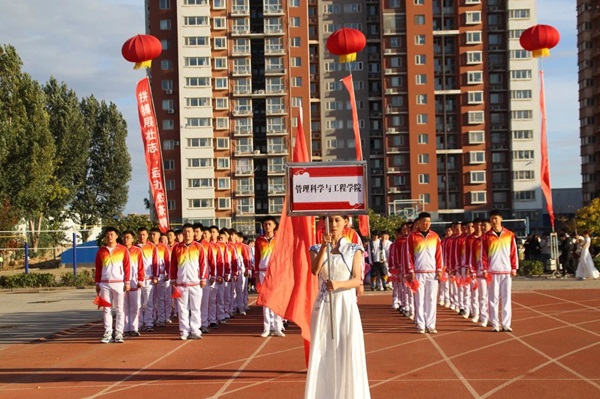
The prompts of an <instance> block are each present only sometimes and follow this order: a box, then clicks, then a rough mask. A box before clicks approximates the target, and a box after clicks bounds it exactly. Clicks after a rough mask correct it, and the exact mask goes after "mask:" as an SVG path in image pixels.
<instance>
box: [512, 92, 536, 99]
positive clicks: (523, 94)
mask: <svg viewBox="0 0 600 399" xmlns="http://www.w3.org/2000/svg"><path fill="white" fill-rule="evenodd" d="M532 97H533V92H532V91H531V90H511V91H510V99H511V100H531V98H532Z"/></svg>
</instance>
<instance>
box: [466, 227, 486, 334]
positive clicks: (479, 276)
mask: <svg viewBox="0 0 600 399" xmlns="http://www.w3.org/2000/svg"><path fill="white" fill-rule="evenodd" d="M482 225H483V221H482V220H481V219H475V220H473V234H472V235H471V236H469V238H468V239H467V249H468V251H469V252H468V263H469V265H470V267H471V273H472V275H471V277H472V278H473V279H474V280H475V282H476V283H477V288H475V289H473V292H472V298H471V316H472V318H471V321H472V322H473V323H477V322H480V323H481V325H482V326H483V327H485V326H487V320H488V304H487V283H486V281H485V279H484V278H483V266H482V264H481V236H482V234H483V230H482ZM474 284H475V283H474Z"/></svg>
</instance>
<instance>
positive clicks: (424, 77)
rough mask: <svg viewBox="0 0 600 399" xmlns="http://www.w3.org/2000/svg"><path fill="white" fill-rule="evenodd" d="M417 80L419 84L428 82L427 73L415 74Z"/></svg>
mask: <svg viewBox="0 0 600 399" xmlns="http://www.w3.org/2000/svg"><path fill="white" fill-rule="evenodd" d="M415 80H416V82H417V84H418V85H424V84H427V75H425V74H418V75H415Z"/></svg>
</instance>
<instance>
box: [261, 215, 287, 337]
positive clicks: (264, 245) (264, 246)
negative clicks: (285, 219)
mask: <svg viewBox="0 0 600 399" xmlns="http://www.w3.org/2000/svg"><path fill="white" fill-rule="evenodd" d="M276 229H277V221H276V220H275V218H274V217H272V216H267V217H266V218H265V219H264V220H263V230H264V234H263V235H262V236H260V237H258V238H257V239H256V243H255V260H254V271H255V275H256V278H257V280H256V285H257V288H258V290H259V291H260V285H261V284H262V282H263V281H264V279H265V277H266V275H267V269H268V268H269V260H270V259H271V254H272V253H273V244H274V243H273V239H274V238H275V231H276ZM282 329H283V319H282V318H281V316H278V315H276V314H275V313H274V312H273V311H272V310H271V309H269V308H268V307H266V306H263V332H262V334H260V336H261V337H264V338H266V337H268V336H269V335H270V334H271V331H273V334H274V335H276V336H278V337H285V334H284V333H283V331H282Z"/></svg>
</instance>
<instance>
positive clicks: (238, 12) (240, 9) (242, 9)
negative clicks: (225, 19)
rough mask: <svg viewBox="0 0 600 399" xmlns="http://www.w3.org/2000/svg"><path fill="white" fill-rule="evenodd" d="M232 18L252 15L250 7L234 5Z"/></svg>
mask: <svg viewBox="0 0 600 399" xmlns="http://www.w3.org/2000/svg"><path fill="white" fill-rule="evenodd" d="M231 15H232V16H244V15H250V7H249V6H246V5H234V6H232V7H231Z"/></svg>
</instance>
